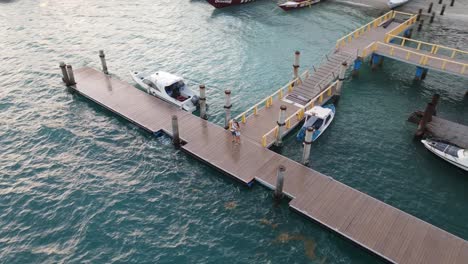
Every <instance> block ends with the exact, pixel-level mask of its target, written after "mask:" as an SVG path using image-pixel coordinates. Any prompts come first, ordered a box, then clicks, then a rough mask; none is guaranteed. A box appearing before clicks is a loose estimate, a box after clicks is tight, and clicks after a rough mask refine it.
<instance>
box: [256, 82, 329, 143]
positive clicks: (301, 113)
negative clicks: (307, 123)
mask: <svg viewBox="0 0 468 264" xmlns="http://www.w3.org/2000/svg"><path fill="white" fill-rule="evenodd" d="M337 83H338V81H335V82H333V83H332V84H330V85H329V86H328V87H327V88H326V89H324V90H323V91H322V92H321V93H320V94H318V95H317V96H316V97H314V98H313V99H312V100H310V102H308V103H307V104H306V105H304V106H303V107H301V108H300V109H298V110H297V111H296V112H294V113H293V114H292V115H290V116H289V117H287V118H286V120H285V123H286V129H290V128H291V126H292V122H293V121H294V119H296V121H297V122H299V121H301V120H302V119H303V118H304V115H305V112H306V111H307V110H310V109H312V107H314V106H315V104H316V103H317V102H318V103H319V104H321V103H322V102H323V100H324V95H326V96H328V97H330V96H331V95H332V93H333V88H334V87H336V84H337ZM278 132H279V127H278V126H275V127H274V128H273V129H271V130H270V131H268V132H267V133H265V134H264V135H263V136H262V140H261V143H262V146H263V147H266V146H267V145H268V137H269V136H271V135H272V134H273V136H274V137H275V138H276V136H278Z"/></svg>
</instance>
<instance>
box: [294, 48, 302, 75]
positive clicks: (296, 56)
mask: <svg viewBox="0 0 468 264" xmlns="http://www.w3.org/2000/svg"><path fill="white" fill-rule="evenodd" d="M300 56H301V52H299V51H297V50H296V52H295V53H294V64H293V74H294V79H297V78H299V67H300V66H299V59H300Z"/></svg>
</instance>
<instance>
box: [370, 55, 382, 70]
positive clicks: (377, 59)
mask: <svg viewBox="0 0 468 264" xmlns="http://www.w3.org/2000/svg"><path fill="white" fill-rule="evenodd" d="M382 64H383V56H380V55H377V54H375V53H374V54H372V57H371V65H372V66H371V68H372V70H375V69H377V67H378V66H382Z"/></svg>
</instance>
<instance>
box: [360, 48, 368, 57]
mask: <svg viewBox="0 0 468 264" xmlns="http://www.w3.org/2000/svg"><path fill="white" fill-rule="evenodd" d="M361 55H362V57H363V58H365V57H366V56H367V49H364V50H363V51H362V54H361Z"/></svg>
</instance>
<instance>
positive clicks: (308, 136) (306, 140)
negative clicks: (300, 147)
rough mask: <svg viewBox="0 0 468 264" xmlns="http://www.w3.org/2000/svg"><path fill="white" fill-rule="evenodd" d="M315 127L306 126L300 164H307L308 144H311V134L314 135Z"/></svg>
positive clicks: (308, 155)
mask: <svg viewBox="0 0 468 264" xmlns="http://www.w3.org/2000/svg"><path fill="white" fill-rule="evenodd" d="M314 131H315V129H314V128H313V127H308V128H307V130H306V134H305V137H304V151H303V152H302V164H304V165H307V164H309V157H310V147H311V146H310V145H311V144H312V136H313V135H314Z"/></svg>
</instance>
